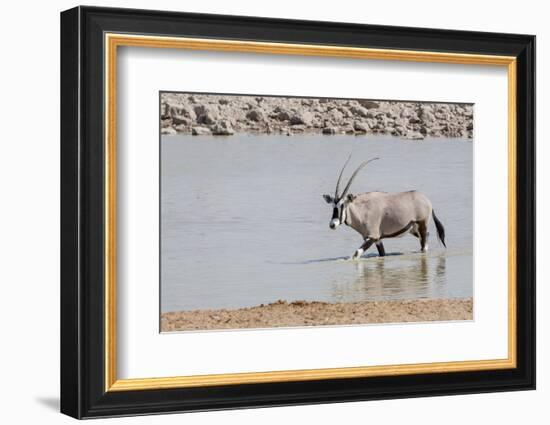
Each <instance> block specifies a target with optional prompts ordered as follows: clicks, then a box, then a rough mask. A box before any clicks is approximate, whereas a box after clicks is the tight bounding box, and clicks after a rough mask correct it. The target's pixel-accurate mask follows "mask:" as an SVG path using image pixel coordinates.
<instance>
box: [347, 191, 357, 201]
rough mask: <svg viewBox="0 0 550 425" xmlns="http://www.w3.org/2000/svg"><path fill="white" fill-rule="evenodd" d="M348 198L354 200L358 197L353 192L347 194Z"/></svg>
mask: <svg viewBox="0 0 550 425" xmlns="http://www.w3.org/2000/svg"><path fill="white" fill-rule="evenodd" d="M347 198H348V202H353V201H354V200H355V198H357V196H355V195H352V194H351V193H350V194H349V195H348V196H347Z"/></svg>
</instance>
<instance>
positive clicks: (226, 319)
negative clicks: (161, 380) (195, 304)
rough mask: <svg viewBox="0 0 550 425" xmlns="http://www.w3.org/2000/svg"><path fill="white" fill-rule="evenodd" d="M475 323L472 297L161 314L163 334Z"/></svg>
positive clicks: (307, 303) (281, 302) (294, 304)
mask: <svg viewBox="0 0 550 425" xmlns="http://www.w3.org/2000/svg"><path fill="white" fill-rule="evenodd" d="M448 320H473V300H472V298H464V299H461V298H452V299H411V300H395V301H361V302H349V303H326V302H317V301H294V302H287V301H284V300H279V301H277V302H274V303H271V304H261V305H259V306H254V307H248V308H239V309H233V310H229V309H219V310H194V311H174V312H169V313H162V315H161V331H162V332H177V331H191V330H207V329H246V328H273V327H292V326H319V325H356V324H367V323H405V322H428V321H448Z"/></svg>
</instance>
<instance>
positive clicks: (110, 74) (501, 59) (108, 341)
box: [104, 33, 517, 391]
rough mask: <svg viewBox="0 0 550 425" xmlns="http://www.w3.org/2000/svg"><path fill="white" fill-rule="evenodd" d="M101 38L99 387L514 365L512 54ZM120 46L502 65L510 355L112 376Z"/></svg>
mask: <svg viewBox="0 0 550 425" xmlns="http://www.w3.org/2000/svg"><path fill="white" fill-rule="evenodd" d="M104 43H105V44H104V45H105V88H104V89H105V135H104V136H105V140H104V143H105V188H104V189H105V235H104V236H105V276H104V278H105V282H104V284H105V330H104V331H105V376H104V380H105V391H135V390H150V389H161V388H162V389H166V388H182V387H199V386H214V385H235V384H253V383H268V382H287V381H308V380H320V379H336V378H357V377H374V376H389V375H410V374H416V373H445V372H459V371H481V370H495V369H510V368H515V367H516V326H517V323H516V284H517V282H516V258H517V257H516V231H517V230H516V199H517V197H516V149H517V148H516V84H517V77H516V58H515V57H513V56H493V55H477V54H461V53H442V52H423V51H410V50H392V49H370V48H357V47H340V46H327V45H307V44H285V43H266V42H255V41H235V40H212V39H197V38H179V37H159V36H146V35H128V34H115V33H106V34H105V39H104ZM119 46H132V47H149V48H170V49H190V50H209V51H230V52H248V53H263V54H281V55H303V56H325V57H327V56H328V57H341V58H355V59H375V60H398V61H405V62H435V63H451V64H469V65H494V66H504V67H506V68H507V71H508V357H507V358H505V359H495V360H469V361H454V362H436V363H418V364H399V365H381V366H362V367H342V368H326V369H304V370H285V371H269V372H247V373H229V374H213V375H192V376H174V377H162V378H159V377H151V378H132V379H118V378H117V372H116V362H117V350H116V347H117V338H116V336H117V324H116V276H117V274H116V265H117V256H116V248H117V245H116V233H117V230H116V208H117V205H116V199H117V198H116V187H117V182H116V163H117V158H116V135H117V133H116V123H117V119H116V117H117V111H116V99H117V48H118V47H119Z"/></svg>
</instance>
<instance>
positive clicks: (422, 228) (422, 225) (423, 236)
mask: <svg viewBox="0 0 550 425" xmlns="http://www.w3.org/2000/svg"><path fill="white" fill-rule="evenodd" d="M418 233H420V249H421V250H422V252H427V251H428V226H427V225H426V222H425V221H419V222H418Z"/></svg>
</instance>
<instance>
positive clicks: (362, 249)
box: [352, 238, 374, 259]
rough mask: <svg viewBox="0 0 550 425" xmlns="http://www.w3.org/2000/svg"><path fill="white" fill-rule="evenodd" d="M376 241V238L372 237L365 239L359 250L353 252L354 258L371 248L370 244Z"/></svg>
mask: <svg viewBox="0 0 550 425" xmlns="http://www.w3.org/2000/svg"><path fill="white" fill-rule="evenodd" d="M373 243H374V240H372V239H371V238H367V239H365V242H363V245H361V246H360V247H359V248H357V251H355V253H354V254H353V257H352V258H353V259H356V258H359V257H361V255H363V253H364V252H365V251H366V250H367V249H369V248H370V246H371V245H372V244H373Z"/></svg>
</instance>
